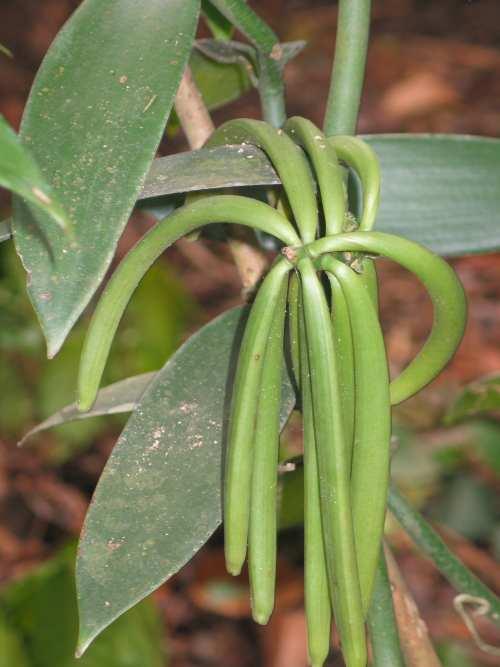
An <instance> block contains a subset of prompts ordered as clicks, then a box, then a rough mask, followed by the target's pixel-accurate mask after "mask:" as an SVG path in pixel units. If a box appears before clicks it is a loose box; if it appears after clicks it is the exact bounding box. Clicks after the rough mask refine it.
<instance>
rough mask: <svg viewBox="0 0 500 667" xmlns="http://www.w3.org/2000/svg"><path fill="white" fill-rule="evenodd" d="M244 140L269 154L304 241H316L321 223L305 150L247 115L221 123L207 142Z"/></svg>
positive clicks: (243, 141) (285, 136)
mask: <svg viewBox="0 0 500 667" xmlns="http://www.w3.org/2000/svg"><path fill="white" fill-rule="evenodd" d="M244 143H247V144H252V145H254V146H257V147H258V148H261V149H262V150H263V151H264V152H265V153H266V154H267V156H268V157H269V159H270V161H271V163H272V165H273V167H274V168H275V169H276V171H277V172H278V175H279V177H280V179H281V182H282V183H283V187H284V189H285V192H286V195H287V198H288V202H289V204H290V207H291V209H292V213H293V216H294V218H295V221H296V223H297V227H298V229H299V231H300V236H301V238H302V241H303V242H304V243H310V242H311V241H313V240H314V239H315V238H316V229H317V226H318V206H317V203H316V195H315V191H314V181H313V178H312V175H311V170H310V168H309V165H308V163H307V159H306V157H305V156H304V154H303V153H302V151H300V150H299V149H298V148H297V146H296V145H295V143H294V142H293V141H292V140H291V139H290V137H289V136H288V135H286V134H285V133H284V132H282V131H281V130H275V129H273V128H272V127H270V126H269V125H268V124H267V123H263V122H262V121H258V120H249V119H246V118H242V119H239V120H230V121H228V122H227V123H224V125H221V126H220V127H219V128H217V130H216V131H215V132H214V133H213V135H212V136H211V137H210V139H209V140H208V142H207V146H209V147H210V146H221V145H225V144H244Z"/></svg>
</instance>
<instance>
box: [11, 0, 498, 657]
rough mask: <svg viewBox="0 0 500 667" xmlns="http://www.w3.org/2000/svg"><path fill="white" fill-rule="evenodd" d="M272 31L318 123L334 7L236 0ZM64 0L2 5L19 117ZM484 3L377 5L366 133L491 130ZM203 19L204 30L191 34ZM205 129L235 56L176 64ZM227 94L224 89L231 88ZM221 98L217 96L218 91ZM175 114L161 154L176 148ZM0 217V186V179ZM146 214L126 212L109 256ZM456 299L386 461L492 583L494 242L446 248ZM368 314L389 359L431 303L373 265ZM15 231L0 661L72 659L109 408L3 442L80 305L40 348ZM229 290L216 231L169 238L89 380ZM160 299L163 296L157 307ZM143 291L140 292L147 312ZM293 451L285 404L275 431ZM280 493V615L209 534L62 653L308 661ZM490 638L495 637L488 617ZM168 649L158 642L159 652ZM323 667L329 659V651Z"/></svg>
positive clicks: (297, 557)
mask: <svg viewBox="0 0 500 667" xmlns="http://www.w3.org/2000/svg"><path fill="white" fill-rule="evenodd" d="M251 4H252V6H253V7H255V9H256V10H257V11H259V12H260V13H262V14H263V15H264V16H265V17H266V19H268V20H269V21H270V22H271V24H272V25H273V27H274V28H275V29H276V31H277V32H278V33H279V35H280V37H281V38H282V39H283V41H285V40H286V41H291V40H296V39H305V40H307V42H308V46H307V48H306V49H305V50H304V51H303V52H302V53H301V54H300V56H299V57H298V58H297V59H295V60H293V61H292V63H291V64H290V65H289V66H288V68H287V70H286V78H287V87H288V98H289V112H290V115H292V114H300V115H304V116H308V117H310V118H311V119H312V120H313V121H314V122H317V123H320V122H321V115H322V111H323V106H324V99H325V91H326V86H327V81H328V76H329V59H330V57H331V52H332V35H333V33H334V29H335V21H336V3H332V2H329V1H328V2H327V1H326V0H325V1H322V0H307V1H306V0H266V1H264V0H255V1H253V0H252V3H251ZM77 5H78V1H77V0H46V2H44V3H39V2H37V1H36V0H23V3H22V5H20V3H19V2H17V1H16V0H3V2H2V6H1V8H0V17H1V18H2V21H0V43H2V44H5V46H7V47H8V48H9V49H10V50H11V51H12V52H13V54H14V58H13V59H12V60H10V59H9V60H7V59H3V60H2V62H1V63H0V67H1V69H2V77H0V112H1V113H3V114H4V115H5V117H6V118H7V119H8V121H9V122H10V123H11V124H12V125H13V126H15V127H18V123H19V119H20V116H21V112H22V109H23V106H24V103H25V100H26V96H27V92H28V89H29V86H30V84H31V81H32V77H33V75H34V72H35V70H36V68H37V67H38V64H39V62H40V60H41V58H42V56H43V54H44V52H45V51H46V49H47V47H48V44H49V43H50V41H51V39H52V38H53V36H54V35H55V33H56V31H57V30H58V29H59V27H60V26H61V24H62V22H63V21H64V20H65V18H66V17H67V16H68V15H69V13H70V12H71V11H72V10H73V9H74V8H75V7H76V6H77ZM499 18H500V13H499V8H498V1H497V0H478V1H476V2H465V0H464V1H462V0H443V1H442V2H440V3H433V2H429V1H428V0H374V21H373V38H372V42H371V47H370V55H369V64H368V78H367V85H366V94H365V98H364V103H363V106H362V109H361V116H360V130H361V131H362V132H387V131H391V132H394V131H397V132H464V133H474V134H483V135H490V136H496V137H498V136H500V113H499V110H498V98H499V95H500V49H499V47H498V45H499V44H500V20H498V19H499ZM207 36H208V33H207V32H206V31H201V32H200V37H207ZM192 65H193V68H194V70H195V76H196V78H197V81H198V83H199V84H200V87H201V88H202V90H203V91H204V93H205V97H206V101H207V103H208V104H209V106H210V107H211V108H213V109H217V111H215V114H214V118H215V121H216V124H219V123H220V122H222V120H224V119H226V118H229V117H234V116H250V117H257V115H258V103H257V96H256V94H255V91H254V90H253V89H252V86H251V82H250V79H249V76H248V69H245V68H244V67H243V66H241V65H237V64H229V65H227V64H226V65H221V64H215V63H213V62H210V61H208V60H207V59H206V58H204V56H203V55H202V54H201V53H198V52H197V53H196V54H195V55H194V56H193V59H192ZM243 93H244V95H243V96H241V97H240V95H241V94H243ZM229 102H231V104H229V105H228V106H224V105H225V104H226V103H229ZM177 129H178V128H177V126H176V121H175V117H173V118H172V119H171V122H170V124H169V131H168V133H167V138H166V139H165V140H164V142H162V146H161V153H162V154H164V153H170V152H174V151H177V150H185V148H186V146H185V143H184V139H183V137H182V133H180V132H178V131H177ZM0 195H1V196H2V198H1V199H0V212H1V213H2V215H8V212H9V201H8V198H6V197H4V196H3V195H4V193H0ZM150 222H151V220H150V219H149V218H148V215H147V213H146V212H144V211H143V212H141V213H136V214H135V215H134V216H133V218H132V221H131V224H130V225H129V227H128V228H127V230H126V232H125V234H124V238H123V239H122V242H121V245H120V248H119V253H118V255H119V257H120V256H122V255H123V253H124V252H126V250H127V249H128V248H129V247H130V246H131V245H132V244H133V243H134V242H135V241H136V240H137V238H138V237H139V236H140V235H141V234H142V233H143V232H144V231H145V229H146V228H147V226H148V225H149V224H150ZM454 266H455V268H456V270H457V271H458V273H459V275H460V277H461V279H462V281H463V283H464V286H465V288H466V291H467V294H468V298H469V310H470V321H469V325H468V328H467V333H466V337H465V340H464V343H463V344H462V346H461V349H460V351H459V353H458V355H457V356H456V358H455V360H454V361H453V363H452V364H450V366H449V368H448V369H447V371H446V372H445V374H444V376H443V377H442V378H441V379H440V380H439V381H438V382H436V383H434V384H433V385H432V386H431V387H430V388H428V389H427V390H426V391H425V392H424V393H423V394H422V395H420V396H418V397H416V398H414V399H412V400H411V401H408V402H407V403H406V404H404V405H402V406H400V407H398V408H397V409H396V410H395V413H394V442H393V445H394V455H393V468H392V469H393V475H394V479H395V480H396V481H397V483H398V484H399V486H400V488H401V489H402V491H403V492H404V493H405V495H406V496H407V497H408V498H409V499H411V500H412V502H413V503H415V505H416V506H418V507H419V508H420V509H421V510H423V511H424V513H425V514H426V515H427V516H428V518H430V519H431V520H432V521H433V522H434V525H436V526H438V527H439V531H440V534H441V535H442V536H443V537H444V538H445V540H446V542H447V544H448V545H450V546H451V547H452V548H453V549H454V551H455V552H456V553H457V554H458V555H459V556H460V557H461V558H462V560H464V562H465V563H466V564H467V565H468V566H469V567H470V568H471V569H472V570H473V571H475V572H476V574H478V576H479V577H481V578H482V579H483V580H484V581H485V583H487V584H488V585H490V586H491V587H492V588H494V589H496V590H497V591H499V590H500V568H499V567H498V559H499V557H500V507H499V493H498V491H499V478H500V305H499V304H500V257H499V255H491V256H484V257H475V258H472V257H471V258H463V259H460V260H456V261H454ZM379 275H380V282H381V285H382V291H381V314H382V321H383V326H384V330H385V332H386V340H387V345H388V349H389V352H390V357H391V364H392V370H393V371H396V370H397V369H399V368H401V367H402V366H404V365H405V363H406V361H407V360H408V359H409V358H410V357H411V356H412V355H413V352H414V350H415V349H416V348H417V347H418V346H419V345H420V344H421V342H422V340H423V338H424V336H425V333H426V330H427V328H428V326H429V323H430V308H429V304H428V303H427V302H426V301H425V299H424V298H423V297H422V292H421V290H420V288H419V286H418V285H416V284H415V283H414V282H413V281H412V280H411V279H409V278H408V276H407V275H405V274H404V273H403V272H401V271H400V270H399V269H397V268H395V267H393V266H391V265H389V264H388V263H385V262H381V263H380V272H379ZM24 284H25V276H24V273H23V270H22V268H21V266H20V264H19V262H18V261H17V259H16V257H15V255H14V251H13V248H12V245H11V244H9V243H3V244H1V245H0V354H1V358H2V363H1V364H0V386H1V387H2V391H1V392H0V585H1V588H0V667H25V666H26V667H45V665H47V666H48V665H51V667H66V666H69V665H72V664H74V659H73V657H72V651H73V647H74V637H75V632H76V623H77V620H76V608H75V601H74V590H73V579H72V567H73V561H74V547H73V546H70V547H68V548H66V549H65V550H64V551H63V552H62V553H60V552H59V550H60V548H61V546H63V545H64V544H66V543H68V542H72V541H73V540H74V538H75V537H76V536H77V534H78V532H79V530H80V527H81V523H82V520H83V517H84V514H85V510H86V506H87V503H88V501H89V498H90V495H91V493H92V489H93V487H94V485H95V483H96V481H97V479H98V476H99V473H100V470H101V469H102V466H103V465H104V463H105V460H106V458H107V456H108V455H109V452H110V450H111V447H112V446H113V443H114V441H115V440H116V437H117V434H118V433H119V431H120V429H121V426H122V425H123V423H124V419H125V418H124V417H121V416H112V417H106V418H104V417H100V418H96V419H92V420H88V421H82V422H77V423H75V424H69V425H66V426H63V427H60V428H58V429H57V430H53V431H49V432H47V433H45V434H43V435H42V436H39V437H37V439H36V440H34V441H33V443H32V444H31V445H30V446H28V447H26V448H25V449H24V450H18V449H16V447H15V444H16V441H17V440H19V438H20V437H21V436H22V435H23V433H24V432H26V431H27V430H28V429H29V427H30V426H32V425H33V424H35V423H37V422H39V421H41V420H42V419H43V418H45V417H46V416H48V415H49V414H51V413H53V412H54V411H56V410H57V409H59V408H60V407H62V406H63V405H66V404H68V403H70V402H72V401H73V398H74V387H75V381H76V373H77V366H78V357H79V351H80V346H81V343H82V337H83V333H84V331H85V327H86V322H87V317H88V315H87V316H86V317H85V318H83V319H82V321H81V322H80V323H79V324H78V326H77V327H76V328H75V329H74V331H73V333H72V334H71V336H70V339H69V340H68V342H67V344H66V345H65V346H64V348H63V351H62V352H61V354H60V355H58V356H57V357H56V358H55V359H54V360H53V361H50V362H48V361H47V360H46V359H45V347H44V342H43V339H42V335H41V332H40V330H39V327H38V324H37V322H36V318H35V316H34V314H33V311H32V309H31V306H30V304H29V301H28V298H27V296H26V293H25V288H24ZM240 300H241V297H240V287H239V283H238V278H237V275H236V272H235V270H234V267H233V266H232V264H231V260H230V257H229V256H228V253H227V251H226V250H225V249H224V248H223V247H222V246H221V245H220V244H218V243H216V242H215V241H208V242H205V243H204V244H203V245H202V244H198V243H196V244H193V243H189V242H181V243H180V244H178V245H177V247H176V248H174V249H172V250H170V251H169V252H168V253H167V254H166V257H165V258H163V259H162V261H160V262H158V263H157V265H156V266H155V267H154V268H153V269H152V270H151V271H150V272H149V274H148V275H147V277H146V279H145V280H144V282H143V283H142V285H141V287H140V288H139V290H138V291H137V292H136V294H135V296H134V299H133V301H132V303H131V304H130V306H129V308H128V310H127V314H126V317H125V319H124V321H123V323H122V325H121V327H120V330H119V333H118V337H117V339H116V342H115V345H114V348H113V352H112V355H111V358H110V362H109V364H108V368H107V370H106V377H105V382H106V383H109V382H113V381H116V380H119V379H121V378H123V377H127V376H128V375H133V374H136V373H142V372H145V371H149V370H154V369H157V368H159V367H161V366H162V365H163V364H164V363H165V360H166V359H167V358H168V356H169V355H170V354H171V353H172V352H173V351H174V350H175V349H176V348H177V346H178V345H179V343H180V342H181V341H182V340H184V339H185V338H186V337H187V336H188V335H189V333H190V332H192V331H193V330H195V329H196V328H198V327H199V326H200V325H201V324H203V323H204V322H206V321H208V320H209V319H211V318H212V317H214V316H215V315H216V314H218V313H219V312H221V311H222V310H224V309H226V308H227V307H229V306H231V305H234V304H235V303H237V302H239V301H240ZM158 303H160V304H161V309H160V313H161V316H160V317H158V315H157V313H158V308H157V305H158ZM153 305H154V307H153ZM282 447H283V450H284V451H286V452H287V455H294V454H295V455H299V454H300V425H299V421H298V420H297V419H295V418H293V419H292V420H291V421H290V423H289V425H288V426H287V429H286V432H285V436H284V439H283V444H282ZM292 477H293V481H291V483H289V484H287V486H286V488H284V489H283V495H282V516H281V522H282V527H283V530H282V539H281V546H280V576H279V588H278V606H277V611H276V613H275V614H274V616H273V619H272V620H271V623H270V625H269V626H268V627H267V628H266V629H264V630H262V629H260V628H256V627H255V626H254V625H253V624H252V623H250V622H249V620H248V619H249V608H248V591H247V584H246V579H245V576H244V575H243V576H242V577H240V578H239V579H232V578H229V577H228V576H227V575H226V574H225V572H224V567H223V562H222V555H221V554H222V550H221V544H222V539H221V535H220V534H219V533H218V534H216V535H215V536H214V538H213V539H212V540H211V541H210V543H209V544H208V545H207V546H206V547H205V548H204V549H203V550H202V551H201V552H200V553H199V554H198V555H197V556H196V557H195V558H194V559H193V561H191V563H189V564H188V565H187V566H186V568H184V569H183V571H182V572H181V573H179V575H177V576H176V577H175V578H174V579H173V580H172V581H170V582H169V583H168V584H166V585H165V586H163V587H162V588H161V589H160V590H159V591H158V592H157V593H156V594H155V605H154V606H153V604H152V603H151V602H150V601H149V602H148V601H146V602H145V603H144V604H142V605H140V606H139V607H137V608H135V609H133V610H132V611H131V612H129V614H127V615H126V616H124V617H123V618H122V619H121V620H120V621H118V622H117V623H116V624H114V625H113V626H112V627H111V628H110V629H109V630H108V631H107V632H106V633H105V634H104V635H103V636H102V638H100V639H99V640H98V641H97V642H96V644H95V646H94V647H93V648H92V649H90V651H89V653H88V655H86V657H85V658H83V660H82V661H81V662H80V663H78V664H82V665H89V667H90V666H92V667H104V666H106V667H107V666H110V667H121V666H122V665H123V667H125V666H127V667H135V666H136V665H137V667H149V666H150V665H151V666H153V667H157V666H158V667H159V666H160V665H166V664H167V662H168V664H169V665H171V666H172V667H194V666H195V665H196V666H206V667H210V666H211V665H214V666H215V665H217V666H220V667H257V665H258V666H259V667H260V666H262V665H264V666H265V667H284V666H285V665H286V667H304V666H305V664H306V654H305V650H306V648H305V643H304V638H305V632H304V617H303V611H302V588H301V586H302V584H301V578H302V572H301V567H302V561H301V558H302V557H301V540H302V530H301V527H300V525H297V524H298V523H299V524H300V517H301V511H302V501H301V479H300V469H299V471H297V474H295V476H292V475H291V476H290V479H291V480H292ZM387 526H388V538H389V541H390V543H391V545H392V546H393V548H394V550H395V553H396V555H397V557H398V561H399V564H400V566H401V569H402V571H403V573H404V575H405V578H406V580H407V582H408V585H409V587H410V589H411V590H412V592H413V595H414V597H415V599H416V601H417V603H418V605H419V607H420V609H421V611H422V614H423V617H424V619H425V620H426V622H427V624H428V627H429V630H430V633H431V635H432V637H433V639H434V641H435V642H436V644H437V645H438V649H439V655H440V659H441V661H442V664H443V665H444V666H445V667H481V666H483V665H484V666H485V667H487V666H489V665H496V664H498V660H497V658H496V657H495V656H492V655H489V654H487V653H485V652H483V651H481V650H479V649H478V648H477V647H476V646H475V645H474V642H473V641H472V639H471V637H470V635H469V633H468V631H467V629H466V628H465V626H464V625H463V623H462V622H461V620H460V618H459V617H458V616H457V614H456V613H455V611H454V609H453V591H452V589H451V588H450V587H449V586H448V585H447V584H446V582H445V581H444V580H443V579H442V577H441V576H440V575H439V574H438V573H437V572H436V570H435V569H434V568H433V566H432V565H431V564H430V563H429V562H428V561H426V560H425V559H424V558H422V557H421V556H420V555H419V554H418V553H417V552H416V550H415V549H414V548H413V547H412V545H411V543H410V542H409V540H408V538H406V537H405V535H404V534H403V533H402V531H401V530H400V528H399V527H398V526H397V524H396V523H395V522H394V521H393V520H392V519H391V518H389V519H388V523H387ZM478 629H479V631H480V633H481V635H482V636H483V638H484V639H485V641H487V642H489V643H490V644H497V645H498V644H499V642H500V636H499V633H498V630H496V629H495V628H494V627H493V626H492V625H491V624H489V623H488V622H487V621H483V620H481V619H479V620H478ZM167 655H168V656H169V657H168V658H167ZM328 665H329V667H334V666H337V665H339V666H340V665H341V661H340V659H339V655H338V653H337V652H335V651H332V654H331V657H330V659H329V661H328Z"/></svg>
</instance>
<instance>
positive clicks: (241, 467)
mask: <svg viewBox="0 0 500 667" xmlns="http://www.w3.org/2000/svg"><path fill="white" fill-rule="evenodd" d="M290 270H291V265H290V264H289V263H288V262H287V261H286V260H284V261H283V260H277V262H276V263H275V264H274V266H273V267H272V268H271V270H270V271H269V273H268V274H267V276H266V277H265V278H264V281H263V282H262V285H261V286H260V288H259V290H258V292H257V296H256V298H255V301H254V303H253V305H252V308H251V310H250V315H249V317H248V320H247V323H246V325H245V333H244V335H243V340H242V343H241V348H240V353H239V356H238V364H237V367H236V375H235V378H234V384H233V395H232V401H231V412H230V419H229V429H228V445H227V453H226V473H225V485H224V551H225V555H226V567H227V570H228V572H230V573H231V574H234V575H236V574H239V573H240V571H241V568H242V566H243V563H244V561H245V556H246V551H247V538H248V528H249V514H250V497H251V484H252V468H253V454H254V447H253V444H254V434H255V426H256V417H257V406H258V399H259V388H260V382H261V376H262V368H263V361H264V355H265V351H266V346H267V342H268V338H269V332H270V330H271V327H272V323H273V318H274V316H275V314H276V309H277V307H278V305H279V303H280V298H281V295H282V292H283V289H284V286H286V279H287V275H288V273H289V271H290ZM283 309H284V307H283Z"/></svg>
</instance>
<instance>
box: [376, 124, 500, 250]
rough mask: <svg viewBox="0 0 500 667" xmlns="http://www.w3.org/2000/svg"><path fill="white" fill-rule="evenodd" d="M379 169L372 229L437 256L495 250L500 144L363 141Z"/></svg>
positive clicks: (499, 245)
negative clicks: (397, 236) (378, 197)
mask: <svg viewBox="0 0 500 667" xmlns="http://www.w3.org/2000/svg"><path fill="white" fill-rule="evenodd" d="M366 139H367V140H368V141H369V142H370V144H371V146H372V148H373V149H374V150H375V151H376V153H377V154H378V156H379V158H380V162H381V165H382V193H381V200H380V213H379V218H378V222H377V229H380V230H383V231H387V232H393V233H394V234H400V235H401V236H406V237H407V238H409V239H412V240H414V241H418V242H419V243H422V244H423V245H425V246H427V247H428V248H431V249H432V250H434V251H435V252H437V253H438V254H440V255H448V256H452V255H464V254H469V253H473V252H488V251H493V250H498V249H500V140H499V139H486V138H482V137H467V136H455V135H421V136H419V135H416V136H412V135H394V136H391V135H381V136H376V135H374V136H371V137H366Z"/></svg>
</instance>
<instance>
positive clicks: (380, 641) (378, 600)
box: [368, 549, 405, 667]
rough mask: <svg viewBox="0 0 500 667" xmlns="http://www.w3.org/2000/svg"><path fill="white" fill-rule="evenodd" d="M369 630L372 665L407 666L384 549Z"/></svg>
mask: <svg viewBox="0 0 500 667" xmlns="http://www.w3.org/2000/svg"><path fill="white" fill-rule="evenodd" d="M368 630H369V633H370V641H371V646H372V654H373V662H372V666H373V667H405V661H404V658H403V653H402V651H401V645H400V643H399V632H398V626H397V623H396V617H395V614H394V607H393V604H392V590H391V583H390V581H389V575H388V574H387V564H386V562H385V556H384V550H383V549H381V553H380V558H379V564H378V568H377V575H376V577H375V587H374V589H373V598H372V602H371V605H370V611H369V613H368Z"/></svg>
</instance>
